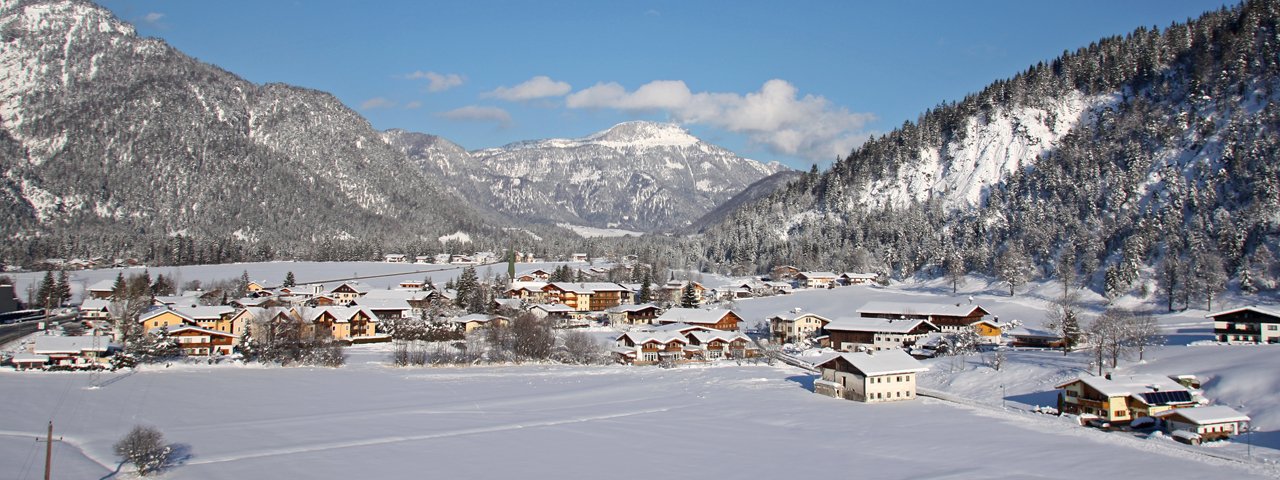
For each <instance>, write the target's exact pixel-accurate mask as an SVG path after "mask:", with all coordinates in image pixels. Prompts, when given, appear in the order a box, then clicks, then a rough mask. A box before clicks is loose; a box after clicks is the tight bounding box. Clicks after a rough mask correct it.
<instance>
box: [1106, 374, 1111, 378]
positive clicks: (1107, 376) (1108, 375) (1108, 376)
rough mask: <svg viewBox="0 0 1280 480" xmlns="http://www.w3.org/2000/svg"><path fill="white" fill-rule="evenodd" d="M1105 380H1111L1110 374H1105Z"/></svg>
mask: <svg viewBox="0 0 1280 480" xmlns="http://www.w3.org/2000/svg"><path fill="white" fill-rule="evenodd" d="M1106 379H1107V380H1111V372H1107V375H1106Z"/></svg>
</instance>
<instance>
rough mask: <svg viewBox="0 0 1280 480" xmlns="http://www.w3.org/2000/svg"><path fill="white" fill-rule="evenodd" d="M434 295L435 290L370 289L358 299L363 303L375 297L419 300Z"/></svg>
mask: <svg viewBox="0 0 1280 480" xmlns="http://www.w3.org/2000/svg"><path fill="white" fill-rule="evenodd" d="M432 295H435V292H433V291H431V290H370V291H369V293H366V294H364V296H363V297H360V300H358V301H359V302H361V303H363V302H365V301H368V300H370V299H375V298H381V299H399V300H404V301H417V300H423V299H426V298H430V297H431V296H432Z"/></svg>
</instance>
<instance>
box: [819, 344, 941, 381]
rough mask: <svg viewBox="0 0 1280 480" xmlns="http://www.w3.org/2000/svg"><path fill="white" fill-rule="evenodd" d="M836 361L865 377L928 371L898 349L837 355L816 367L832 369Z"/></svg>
mask: <svg viewBox="0 0 1280 480" xmlns="http://www.w3.org/2000/svg"><path fill="white" fill-rule="evenodd" d="M837 359H844V361H846V362H849V365H851V366H853V368H854V369H856V370H857V371H859V372H862V373H863V375H866V376H877V375H894V374H899V373H916V372H923V371H925V370H928V369H929V367H926V366H924V364H923V363H920V361H919V360H916V359H914V358H912V357H911V355H908V354H907V352H905V351H903V350H899V349H891V350H880V351H878V352H852V353H839V354H835V355H833V356H831V357H828V358H827V359H825V360H822V361H820V362H817V363H816V365H818V366H821V367H825V368H832V367H833V366H834V365H832V363H833V362H835V361H836V360H837Z"/></svg>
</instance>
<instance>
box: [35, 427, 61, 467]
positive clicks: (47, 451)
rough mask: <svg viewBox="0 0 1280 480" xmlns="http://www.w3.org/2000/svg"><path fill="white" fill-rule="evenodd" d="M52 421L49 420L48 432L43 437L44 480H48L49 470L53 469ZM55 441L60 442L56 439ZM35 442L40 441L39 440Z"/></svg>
mask: <svg viewBox="0 0 1280 480" xmlns="http://www.w3.org/2000/svg"><path fill="white" fill-rule="evenodd" d="M54 440H55V439H54V438H53V420H49V432H48V433H47V434H46V435H45V437H44V480H49V478H50V477H49V475H50V470H51V469H52V467H53V441H54ZM56 440H62V439H61V438H57V439H56ZM36 441H37V442H39V441H41V440H40V439H39V438H37V439H36Z"/></svg>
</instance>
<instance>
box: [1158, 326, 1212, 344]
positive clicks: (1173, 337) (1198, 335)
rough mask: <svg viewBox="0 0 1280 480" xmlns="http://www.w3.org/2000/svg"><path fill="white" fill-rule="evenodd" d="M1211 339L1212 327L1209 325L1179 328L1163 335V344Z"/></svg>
mask: <svg viewBox="0 0 1280 480" xmlns="http://www.w3.org/2000/svg"><path fill="white" fill-rule="evenodd" d="M1201 340H1213V329H1212V328H1209V327H1190V328H1179V329H1177V330H1174V332H1173V333H1170V334H1166V335H1165V336H1164V344H1165V345H1190V344H1191V342H1198V341H1201Z"/></svg>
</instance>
